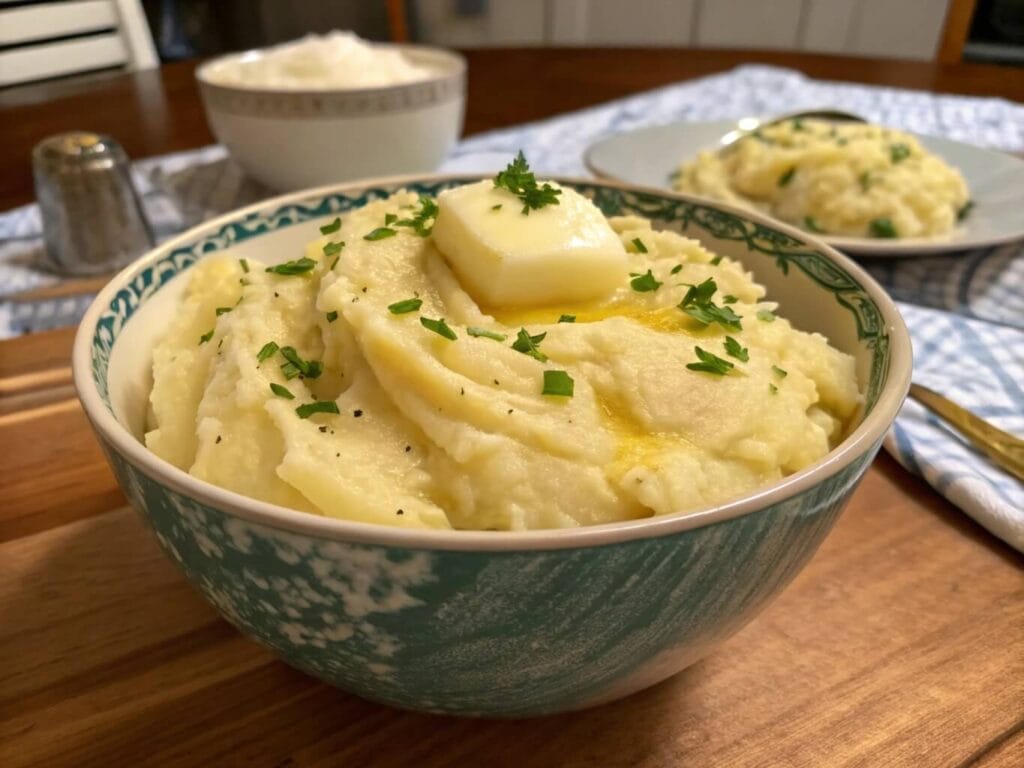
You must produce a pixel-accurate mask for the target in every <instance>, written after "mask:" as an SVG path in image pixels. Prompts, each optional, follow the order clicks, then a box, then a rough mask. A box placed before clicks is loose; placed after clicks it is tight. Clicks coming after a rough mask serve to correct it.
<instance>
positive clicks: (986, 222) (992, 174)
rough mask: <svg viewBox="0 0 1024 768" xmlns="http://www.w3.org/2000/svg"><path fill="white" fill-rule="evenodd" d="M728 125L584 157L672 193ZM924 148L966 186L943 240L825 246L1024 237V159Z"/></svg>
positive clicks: (885, 247)
mask: <svg viewBox="0 0 1024 768" xmlns="http://www.w3.org/2000/svg"><path fill="white" fill-rule="evenodd" d="M735 125H736V124H735V122H734V121H731V120H729V121H720V122H714V123H686V122H679V123H670V124H668V125H656V126H651V127H648V128H639V129H637V130H635V131H629V132H627V133H620V134H618V135H615V136H609V137H608V138H605V139H602V140H601V141H598V142H596V143H594V144H592V145H591V146H590V147H588V148H587V151H586V152H585V153H584V156H583V159H584V162H586V164H587V167H588V168H589V169H590V170H591V171H592V172H593V173H594V174H595V175H597V176H600V177H604V178H610V179H617V180H619V181H625V182H629V183H631V184H643V185H645V186H650V187H670V184H669V174H670V173H672V172H673V171H674V170H676V168H678V167H679V165H680V164H681V163H682V162H683V161H684V160H688V159H690V158H693V157H696V155H697V153H698V152H699V151H701V150H703V149H707V148H709V147H713V146H715V144H716V143H717V142H718V139H719V137H721V136H722V134H724V133H726V132H727V131H729V130H731V129H733V128H734V127H735ZM918 139H919V140H920V141H921V144H923V145H924V146H925V147H926V148H927V149H928V150H930V151H931V152H934V153H935V154H936V155H938V156H939V157H942V158H943V159H944V160H946V161H947V162H948V163H949V164H950V165H953V166H956V167H957V168H959V169H960V172H961V173H963V175H964V178H965V179H966V180H967V186H968V188H969V189H970V191H971V200H973V201H974V207H973V208H972V209H971V212H970V215H969V216H968V217H967V218H966V220H965V221H964V223H963V224H962V225H961V226H960V227H959V228H958V229H957V231H956V232H954V233H953V234H952V235H950V236H949V237H946V238H943V239H927V238H906V239H903V240H888V239H879V238H867V237H838V236H833V235H819V237H820V238H821V239H822V240H824V241H825V242H827V243H828V244H829V245H832V246H835V247H836V248H840V249H842V250H845V251H849V252H852V253H857V254H859V255H861V256H889V257H891V256H920V255H923V254H930V253H939V252H942V251H959V250H964V249H968V248H981V247H985V246H989V245H997V244H999V243H1005V242H1009V241H1011V240H1019V239H1024V160H1020V159H1018V158H1016V157H1014V156H1013V155H1009V154H1006V153H1004V152H993V151H992V150H988V149H981V148H980V147H974V146H971V145H970V144H962V143H960V142H959V141H951V140H949V139H940V138H937V137H934V136H918Z"/></svg>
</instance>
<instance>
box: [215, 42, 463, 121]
mask: <svg viewBox="0 0 1024 768" xmlns="http://www.w3.org/2000/svg"><path fill="white" fill-rule="evenodd" d="M403 50H404V52H405V54H406V56H407V57H408V58H409V60H410V61H411V62H412V63H415V64H420V65H423V66H426V67H429V68H431V69H434V70H436V72H437V75H435V76H434V77H431V78H429V79H426V80H418V81H414V82H410V83H402V84H399V85H391V86H385V87H382V88H357V89H352V90H337V89H334V90H331V89H321V90H316V89H310V90H293V89H284V88H281V89H273V90H271V89H264V88H253V87H246V86H240V85H238V86H235V85H225V84H222V83H215V82H212V81H210V80H209V79H207V77H206V73H207V72H208V70H209V69H211V68H212V67H214V66H215V65H217V64H218V63H220V61H221V59H215V60H214V61H211V62H208V63H206V64H204V65H203V66H201V67H200V68H199V69H198V70H196V79H197V80H198V81H199V87H200V92H201V94H202V97H203V101H204V102H205V104H206V108H207V110H208V111H211V112H212V111H216V112H226V113H230V114H233V115H245V116H249V117H271V118H277V119H289V118H329V117H371V116H374V115H384V114H390V113H394V112H406V111H410V110H414V109H422V108H424V107H430V106H434V105H435V104H442V103H445V102H448V101H452V100H453V99H457V98H460V97H462V95H463V94H464V93H465V90H466V61H465V59H463V58H462V56H460V55H458V54H456V53H452V52H449V51H443V50H440V49H437V48H426V47H415V46H409V47H405V46H403Z"/></svg>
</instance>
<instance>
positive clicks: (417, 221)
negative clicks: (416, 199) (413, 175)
mask: <svg viewBox="0 0 1024 768" xmlns="http://www.w3.org/2000/svg"><path fill="white" fill-rule="evenodd" d="M436 218H437V203H436V202H435V201H434V198H432V197H427V196H426V195H420V208H419V210H418V211H416V213H415V214H414V215H413V217H412V218H411V219H399V220H398V221H396V222H395V226H398V227H412V228H413V230H414V231H415V232H416V234H417V235H419V236H420V237H427V236H428V235H429V234H430V233H431V232H433V230H434V220H435V219H436Z"/></svg>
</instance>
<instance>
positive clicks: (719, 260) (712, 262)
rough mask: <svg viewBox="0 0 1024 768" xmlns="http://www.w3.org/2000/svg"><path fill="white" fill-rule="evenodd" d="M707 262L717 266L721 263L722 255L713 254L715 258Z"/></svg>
mask: <svg viewBox="0 0 1024 768" xmlns="http://www.w3.org/2000/svg"><path fill="white" fill-rule="evenodd" d="M708 263H709V264H711V266H712V267H717V266H718V265H719V264H721V263H722V257H721V256H715V258H713V259H712V260H711V261H710V262H708Z"/></svg>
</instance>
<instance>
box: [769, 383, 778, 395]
mask: <svg viewBox="0 0 1024 768" xmlns="http://www.w3.org/2000/svg"><path fill="white" fill-rule="evenodd" d="M768 391H769V392H771V393H772V394H773V395H777V394H779V388H778V387H776V386H775V385H774V384H771V383H769V384H768Z"/></svg>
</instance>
